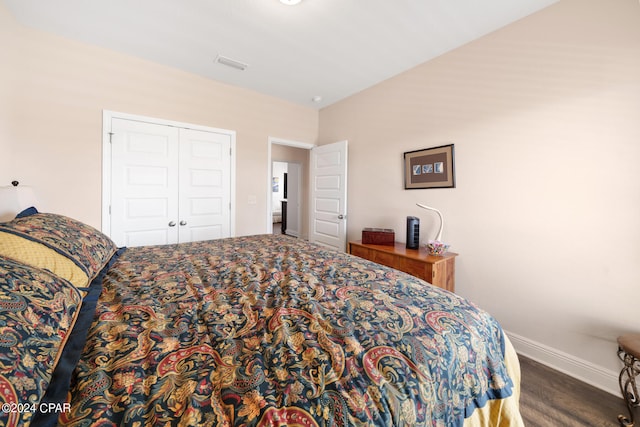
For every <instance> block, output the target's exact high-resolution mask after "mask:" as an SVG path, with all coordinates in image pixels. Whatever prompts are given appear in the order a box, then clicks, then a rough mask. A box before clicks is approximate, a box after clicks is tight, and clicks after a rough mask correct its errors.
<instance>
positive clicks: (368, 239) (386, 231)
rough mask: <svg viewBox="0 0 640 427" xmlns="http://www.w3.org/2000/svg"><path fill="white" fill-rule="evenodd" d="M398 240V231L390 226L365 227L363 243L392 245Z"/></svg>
mask: <svg viewBox="0 0 640 427" xmlns="http://www.w3.org/2000/svg"><path fill="white" fill-rule="evenodd" d="M395 241H396V233H395V231H393V230H392V229H390V228H363V229H362V243H365V244H370V245H390V246H393V245H394V244H395Z"/></svg>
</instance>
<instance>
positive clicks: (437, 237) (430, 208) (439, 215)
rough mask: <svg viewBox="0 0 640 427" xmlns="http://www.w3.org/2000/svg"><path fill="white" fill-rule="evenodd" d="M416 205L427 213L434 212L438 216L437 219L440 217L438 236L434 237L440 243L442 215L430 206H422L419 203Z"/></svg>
mask: <svg viewBox="0 0 640 427" xmlns="http://www.w3.org/2000/svg"><path fill="white" fill-rule="evenodd" d="M416 205H418V206H420V207H421V208H422V209H426V210H429V211H434V212H435V213H437V214H438V217H440V229H439V230H438V234H437V235H436V240H437V241H439V242H441V241H442V229H443V228H444V218H443V217H442V213H441V212H440V211H439V210H438V209H435V208H432V207H430V206H427V205H423V204H421V203H416Z"/></svg>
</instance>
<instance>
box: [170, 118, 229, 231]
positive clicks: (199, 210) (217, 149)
mask: <svg viewBox="0 0 640 427" xmlns="http://www.w3.org/2000/svg"><path fill="white" fill-rule="evenodd" d="M230 156H231V137H230V136H229V135H228V134H224V133H214V132H204V131H200V130H193V129H180V185H179V194H180V197H179V200H180V202H179V212H180V214H179V215H180V219H179V222H178V226H179V227H178V230H179V238H178V240H179V241H180V242H193V241H197V240H210V239H220V238H223V237H229V236H230V235H231V230H230V206H231V197H230V191H229V188H230V179H231V178H230V177H231V159H230Z"/></svg>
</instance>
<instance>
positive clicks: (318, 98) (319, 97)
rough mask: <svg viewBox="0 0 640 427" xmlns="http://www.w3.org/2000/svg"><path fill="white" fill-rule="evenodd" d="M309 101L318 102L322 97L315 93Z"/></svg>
mask: <svg viewBox="0 0 640 427" xmlns="http://www.w3.org/2000/svg"><path fill="white" fill-rule="evenodd" d="M311 101H313V102H320V101H322V97H321V96H320V95H316V96H314V97H313V98H311Z"/></svg>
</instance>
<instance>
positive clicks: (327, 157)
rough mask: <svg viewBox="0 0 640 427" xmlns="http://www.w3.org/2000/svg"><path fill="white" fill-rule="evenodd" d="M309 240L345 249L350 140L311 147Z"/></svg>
mask: <svg viewBox="0 0 640 427" xmlns="http://www.w3.org/2000/svg"><path fill="white" fill-rule="evenodd" d="M310 163H311V166H310V168H311V171H310V174H311V209H310V221H309V223H310V228H311V229H310V231H309V240H310V241H312V242H316V243H320V244H323V245H326V246H330V247H333V248H336V249H338V250H342V251H344V250H345V249H346V245H347V141H341V142H336V143H333V144H327V145H321V146H319V147H314V148H313V149H312V150H311V157H310Z"/></svg>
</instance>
